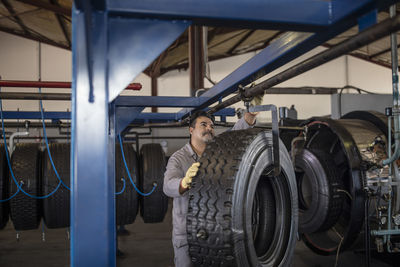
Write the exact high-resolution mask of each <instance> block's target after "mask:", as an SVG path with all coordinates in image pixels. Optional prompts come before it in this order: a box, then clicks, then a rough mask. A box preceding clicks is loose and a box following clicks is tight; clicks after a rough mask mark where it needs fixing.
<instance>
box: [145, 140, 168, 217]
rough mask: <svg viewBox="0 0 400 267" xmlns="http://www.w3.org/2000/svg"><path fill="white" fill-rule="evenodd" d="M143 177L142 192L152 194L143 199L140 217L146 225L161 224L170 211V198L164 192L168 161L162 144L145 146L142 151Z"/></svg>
mask: <svg viewBox="0 0 400 267" xmlns="http://www.w3.org/2000/svg"><path fill="white" fill-rule="evenodd" d="M140 159H141V160H140V161H141V175H140V188H141V190H142V192H144V193H147V192H150V191H151V190H152V189H153V187H154V185H157V186H156V188H155V190H154V192H153V193H152V194H151V195H149V196H144V197H141V201H140V203H141V205H140V215H141V216H142V218H143V221H144V222H145V223H159V222H162V221H163V220H164V217H165V214H166V213H167V210H168V197H167V196H166V195H165V194H164V192H163V184H164V173H165V167H166V159H165V154H164V150H163V149H162V147H161V145H160V144H144V145H143V146H142V148H141V149H140Z"/></svg>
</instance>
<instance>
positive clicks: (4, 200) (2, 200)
mask: <svg viewBox="0 0 400 267" xmlns="http://www.w3.org/2000/svg"><path fill="white" fill-rule="evenodd" d="M18 193H19V187H18V190H17V192H15V193H14V195H12V196H11V197H9V198H7V199H1V200H0V203H3V202H6V201H9V200H11V199H12V198H13V197H15V196H16V195H17V194H18Z"/></svg>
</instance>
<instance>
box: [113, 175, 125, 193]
mask: <svg viewBox="0 0 400 267" xmlns="http://www.w3.org/2000/svg"><path fill="white" fill-rule="evenodd" d="M121 180H122V182H124V185H123V186H122V190H121V191H120V192H115V194H116V195H121V194H122V193H123V192H124V191H125V186H126V183H125V179H124V177H122V178H121Z"/></svg>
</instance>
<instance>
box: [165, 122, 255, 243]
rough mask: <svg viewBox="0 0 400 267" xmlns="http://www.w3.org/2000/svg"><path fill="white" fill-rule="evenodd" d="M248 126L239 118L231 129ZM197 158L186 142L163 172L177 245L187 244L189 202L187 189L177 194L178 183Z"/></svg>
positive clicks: (174, 241) (173, 239)
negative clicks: (170, 200) (171, 206)
mask: <svg viewBox="0 0 400 267" xmlns="http://www.w3.org/2000/svg"><path fill="white" fill-rule="evenodd" d="M250 127H251V126H249V125H248V124H247V122H246V121H245V120H244V118H241V119H240V120H238V121H237V122H236V123H235V125H234V126H233V128H232V130H243V129H247V128H250ZM199 159H200V158H199V157H198V156H197V154H196V153H195V152H194V151H193V149H192V146H191V145H190V143H187V144H186V145H185V146H184V147H182V148H181V149H179V150H178V151H176V152H175V153H174V154H172V156H171V157H170V158H169V161H168V165H167V169H166V171H165V174H164V186H163V190H164V193H165V194H166V195H167V196H169V197H172V198H174V201H173V208H172V224H173V230H172V242H173V244H174V245H175V246H177V247H181V246H184V245H186V244H187V236H186V215H187V210H188V204H189V199H188V192H189V191H186V192H185V193H184V194H182V195H181V194H179V185H180V183H181V180H182V179H183V178H184V177H185V174H186V171H187V170H188V169H189V167H190V166H192V164H193V163H195V162H196V161H198V160H199Z"/></svg>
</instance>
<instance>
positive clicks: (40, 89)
mask: <svg viewBox="0 0 400 267" xmlns="http://www.w3.org/2000/svg"><path fill="white" fill-rule="evenodd" d="M39 93H42V88H40V87H39ZM39 102H40V115H41V117H42V125H43V135H44V141H45V143H46V148H47V154H48V155H49V159H50V162H51V166H52V167H53V170H54V173H55V174H56V176H57V179H58V180H59V181H60V183H61V184H62V185H63V186H64V187H65V188H67V189H68V190H69V191H71V189H70V188H69V187H68V186H67V185H66V184H65V183H64V182H63V181H62V180H61V178H60V175H59V174H58V172H57V169H56V166H55V165H54V162H53V157H52V156H51V153H50V148H49V142H48V139H47V133H46V125H45V123H44V114H43V104H42V100H39Z"/></svg>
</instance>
